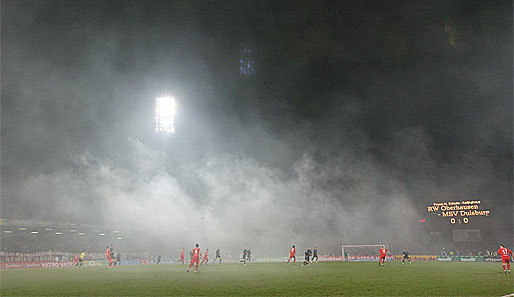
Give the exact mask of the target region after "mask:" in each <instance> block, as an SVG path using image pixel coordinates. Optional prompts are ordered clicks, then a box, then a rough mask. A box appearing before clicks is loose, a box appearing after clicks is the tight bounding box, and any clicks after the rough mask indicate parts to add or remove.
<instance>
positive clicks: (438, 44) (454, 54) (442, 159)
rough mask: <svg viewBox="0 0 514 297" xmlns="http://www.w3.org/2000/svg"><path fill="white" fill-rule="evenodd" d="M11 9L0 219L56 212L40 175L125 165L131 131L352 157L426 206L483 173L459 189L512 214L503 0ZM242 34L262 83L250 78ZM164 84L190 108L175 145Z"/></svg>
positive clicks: (273, 161) (283, 159)
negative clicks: (157, 130)
mask: <svg viewBox="0 0 514 297" xmlns="http://www.w3.org/2000/svg"><path fill="white" fill-rule="evenodd" d="M1 13H2V15H1V17H2V19H1V20H2V35H1V38H2V44H1V45H2V47H1V53H2V55H1V63H2V65H1V66H2V68H1V74H2V94H1V95H2V97H1V99H2V102H1V117H2V118H1V127H2V131H1V133H2V134H1V145H2V146H1V148H2V151H1V153H2V155H1V165H2V212H1V214H2V217H18V218H26V217H34V218H38V219H44V218H47V217H46V216H47V215H50V217H52V218H55V217H54V215H53V214H51V213H52V212H50V213H47V214H43V213H42V212H41V211H40V210H38V208H37V207H35V206H32V205H35V204H33V203H34V199H35V198H34V197H27V196H26V194H23V193H20V191H19V188H20V187H23V184H24V182H25V181H26V180H28V179H30V178H31V177H34V176H41V175H52V174H54V173H56V172H60V171H63V170H67V169H68V168H70V167H73V166H75V165H74V164H73V161H72V160H73V159H74V156H76V155H81V154H86V153H87V154H90V155H92V156H94V157H95V158H99V159H109V160H113V163H116V162H122V161H121V160H122V159H123V158H122V157H120V156H121V155H128V154H130V149H128V148H126V142H127V140H128V139H131V140H134V139H135V140H137V141H140V142H142V143H144V144H145V145H147V146H149V147H151V148H152V149H162V148H163V147H165V149H164V150H165V151H166V152H167V153H168V154H170V155H173V156H174V158H175V160H174V161H173V162H175V163H174V164H182V165H184V164H188V162H191V163H194V162H197V160H201V159H202V158H206V156H210V155H213V154H222V153H227V154H242V155H244V156H247V157H249V158H252V159H255V160H257V162H259V164H264V165H262V166H263V167H270V168H278V169H279V170H281V171H282V172H284V174H286V175H289V174H293V171H294V170H292V168H293V167H294V164H296V162H297V161H298V160H299V159H301V158H302V156H304V155H306V154H307V155H309V156H311V157H312V159H313V160H314V161H315V162H316V164H317V166H319V168H324V166H330V164H335V163H337V161H336V160H339V159H340V158H343V157H344V156H346V155H345V154H343V153H342V151H345V152H348V151H349V152H351V155H352V156H358V158H362V159H365V160H367V162H370V163H372V164H374V168H379V169H380V170H381V172H387V175H390V176H392V177H394V178H395V180H397V181H398V183H399V184H401V185H402V187H404V188H405V189H407V191H408V192H409V196H410V198H411V199H412V201H413V203H414V205H415V206H416V207H417V208H418V211H419V212H420V213H423V211H422V210H420V209H423V208H424V207H425V205H426V204H427V203H430V201H434V200H437V199H438V198H440V200H451V199H453V196H452V195H454V194H455V191H458V190H457V189H456V188H452V190H447V191H446V190H442V189H448V188H450V187H451V186H450V185H452V184H459V181H463V180H471V181H477V180H478V181H480V182H481V184H480V186H477V187H476V188H473V189H469V192H466V194H463V196H466V195H468V194H469V195H470V196H480V197H483V199H484V200H488V201H489V202H488V203H490V204H489V205H490V206H491V208H493V209H494V210H495V211H496V213H497V214H498V216H497V218H498V219H500V218H502V219H503V218H505V219H507V220H508V221H509V220H510V222H512V198H513V195H512V194H513V193H512V180H513V168H512V164H513V159H512V145H513V142H512V137H513V130H512V127H513V121H512V118H513V117H512V111H513V100H512V81H513V78H512V18H511V16H512V7H511V3H509V2H507V1H449V0H446V1H438V0H435V1H103V0H102V1H14V0H3V1H2V6H1ZM241 44H244V46H245V47H248V48H251V49H252V50H253V51H254V52H255V60H256V72H255V74H254V75H250V76H244V75H241V74H240V73H239V70H238V67H239V65H238V57H239V52H240V50H241ZM163 92H168V93H173V94H175V96H177V98H178V100H179V108H180V110H179V116H178V118H177V131H178V132H177V134H176V135H175V136H173V139H168V140H166V141H167V142H166V143H164V144H163V143H162V139H161V140H159V139H158V137H156V136H155V135H153V134H152V133H153V126H152V125H153V122H152V118H153V114H152V112H153V110H152V108H153V98H155V96H158V95H159V94H162V93H163ZM366 164H367V163H366ZM185 166H187V165H185ZM77 170H79V169H77ZM467 173H469V176H468V175H467ZM482 174H483V175H482ZM470 176H472V178H471V177H470ZM330 179H332V180H335V181H339V182H338V183H342V184H346V183H348V184H351V182H350V181H349V180H351V179H352V178H351V177H348V176H341V175H337V174H335V175H334V176H332V177H331V178H330ZM179 180H180V178H179ZM426 180H430V183H428V184H430V185H437V186H436V188H437V190H433V191H430V190H427V189H422V188H420V187H423V186H426V185H427V184H426V183H425V181H426ZM324 182H325V183H327V182H328V184H330V182H331V181H324ZM332 182H334V181H332ZM325 186H326V185H325ZM459 187H462V188H463V189H465V188H466V186H465V182H463V184H462V185H460V186H459ZM459 187H457V188H459ZM184 188H186V189H189V190H186V191H190V193H189V195H191V196H192V197H193V196H195V195H199V196H201V194H198V193H201V190H198V189H190V187H189V188H188V187H187V186H184ZM328 191H330V190H328ZM464 192H465V191H464ZM195 193H196V194H195ZM441 193H446V196H445V195H441ZM466 197H467V196H466ZM39 199H42V198H39ZM82 199H92V200H94V198H82ZM197 199H200V200H201V199H202V198H197ZM43 200H44V199H43ZM351 201H353V200H351V199H350V200H348V201H347V203H351ZM53 203H58V202H55V201H54V202H53ZM94 203H96V202H94V201H92V204H94ZM21 208H23V209H24V210H20V209H21ZM70 217H72V216H70ZM70 217H68V216H65V215H63V216H62V217H61V218H60V219H62V220H69V219H70ZM92 218H93V219H94V217H85V218H82V219H84V220H91V219H92ZM504 231H505V232H504V233H502V234H511V235H512V226H510V227H509V226H507V227H505V228H504Z"/></svg>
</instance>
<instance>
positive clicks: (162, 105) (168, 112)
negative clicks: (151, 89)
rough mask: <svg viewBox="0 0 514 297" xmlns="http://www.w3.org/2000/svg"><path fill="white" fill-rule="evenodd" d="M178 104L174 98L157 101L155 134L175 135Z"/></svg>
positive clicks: (160, 98)
mask: <svg viewBox="0 0 514 297" xmlns="http://www.w3.org/2000/svg"><path fill="white" fill-rule="evenodd" d="M176 113H177V103H176V101H175V98H173V97H172V96H162V97H158V98H156V99H155V133H165V134H175V114H176Z"/></svg>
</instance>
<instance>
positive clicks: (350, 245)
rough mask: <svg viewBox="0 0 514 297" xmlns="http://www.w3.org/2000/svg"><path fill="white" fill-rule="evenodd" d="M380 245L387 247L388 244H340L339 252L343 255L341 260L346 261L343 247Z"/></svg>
mask: <svg viewBox="0 0 514 297" xmlns="http://www.w3.org/2000/svg"><path fill="white" fill-rule="evenodd" d="M381 246H385V247H389V245H387V244H384V243H380V244H348V245H347V244H343V245H342V246H341V253H342V256H343V260H344V261H348V259H347V257H346V255H345V248H346V249H348V248H359V247H363V248H369V247H381ZM391 249H392V248H391Z"/></svg>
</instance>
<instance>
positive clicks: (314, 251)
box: [311, 247, 318, 263]
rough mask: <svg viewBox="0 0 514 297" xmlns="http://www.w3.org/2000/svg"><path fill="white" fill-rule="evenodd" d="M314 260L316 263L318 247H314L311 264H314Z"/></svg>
mask: <svg viewBox="0 0 514 297" xmlns="http://www.w3.org/2000/svg"><path fill="white" fill-rule="evenodd" d="M314 259H316V262H318V247H314V250H313V255H312V259H311V263H312V262H314Z"/></svg>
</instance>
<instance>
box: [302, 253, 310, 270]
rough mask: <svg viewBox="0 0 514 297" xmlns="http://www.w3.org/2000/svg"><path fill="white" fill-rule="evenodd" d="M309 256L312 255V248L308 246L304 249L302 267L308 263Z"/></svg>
mask: <svg viewBox="0 0 514 297" xmlns="http://www.w3.org/2000/svg"><path fill="white" fill-rule="evenodd" d="M311 256H312V250H311V248H308V249H307V250H306V251H305V259H304V260H303V264H302V267H305V266H307V265H308V264H309V260H310V258H311Z"/></svg>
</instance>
